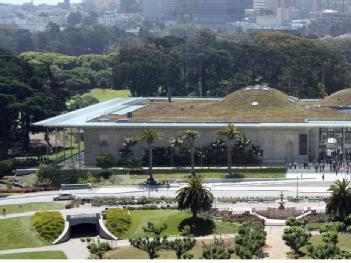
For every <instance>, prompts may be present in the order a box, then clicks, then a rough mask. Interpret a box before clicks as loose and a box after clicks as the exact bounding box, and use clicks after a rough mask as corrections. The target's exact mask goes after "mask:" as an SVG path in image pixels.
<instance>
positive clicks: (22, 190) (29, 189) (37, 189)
mask: <svg viewBox="0 0 351 263" xmlns="http://www.w3.org/2000/svg"><path fill="white" fill-rule="evenodd" d="M56 190H58V188H57V187H26V188H12V189H0V193H35V192H43V191H56Z"/></svg>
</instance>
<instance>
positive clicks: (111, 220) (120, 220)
mask: <svg viewBox="0 0 351 263" xmlns="http://www.w3.org/2000/svg"><path fill="white" fill-rule="evenodd" d="M130 225H131V218H130V214H129V211H128V210H127V209H122V208H110V209H108V210H107V212H106V227H107V229H108V230H109V231H110V232H111V233H112V234H114V235H115V236H117V237H118V236H120V235H122V234H124V233H126V232H127V231H128V229H129V227H130Z"/></svg>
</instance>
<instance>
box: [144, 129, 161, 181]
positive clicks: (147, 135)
mask: <svg viewBox="0 0 351 263" xmlns="http://www.w3.org/2000/svg"><path fill="white" fill-rule="evenodd" d="M160 137H161V134H160V133H158V132H157V131H156V130H155V129H152V128H146V129H144V131H143V133H142V135H141V136H140V139H141V140H143V141H144V142H145V143H146V144H147V145H148V151H149V180H150V182H154V181H155V180H154V177H153V173H152V157H153V155H152V153H153V152H152V150H153V146H154V143H155V140H157V139H159V138H160Z"/></svg>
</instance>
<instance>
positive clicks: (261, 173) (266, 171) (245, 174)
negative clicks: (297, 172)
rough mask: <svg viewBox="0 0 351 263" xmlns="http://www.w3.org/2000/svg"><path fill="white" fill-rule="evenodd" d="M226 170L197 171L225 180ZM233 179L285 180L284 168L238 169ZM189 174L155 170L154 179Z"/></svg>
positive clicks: (146, 176) (209, 176)
mask: <svg viewBox="0 0 351 263" xmlns="http://www.w3.org/2000/svg"><path fill="white" fill-rule="evenodd" d="M226 172H227V171H226V170H219V169H201V170H198V171H197V173H199V174H200V175H201V176H202V177H203V178H218V179H221V178H226V177H225V174H226ZM235 173H236V176H235V177H234V178H285V177H286V169H285V168H262V169H238V170H236V171H235ZM189 174H190V172H189V171H187V170H179V171H178V170H168V171H167V170H155V171H154V177H155V179H157V180H165V179H183V178H185V177H186V176H188V175H189ZM146 178H148V175H146V172H145V175H132V176H131V179H146Z"/></svg>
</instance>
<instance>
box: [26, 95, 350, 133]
mask: <svg viewBox="0 0 351 263" xmlns="http://www.w3.org/2000/svg"><path fill="white" fill-rule="evenodd" d="M221 99H222V98H172V100H204V101H209V100H210V101H219V100H221ZM155 100H167V98H164V97H149V98H146V97H145V98H124V99H121V98H120V99H113V100H109V101H106V102H102V103H98V104H95V105H92V106H88V107H86V108H83V109H79V110H76V111H72V112H68V113H66V114H62V115H59V116H56V117H53V118H49V119H46V120H43V121H40V122H36V123H34V124H33V125H34V126H42V127H48V128H50V127H51V128H94V127H96V128H145V127H153V128H168V127H170V128H173V127H174V128H175V127H178V128H221V127H224V126H226V125H227V123H228V122H128V121H127V122H108V121H106V122H103V121H92V120H94V119H96V118H99V117H102V116H105V115H109V114H119V113H120V114H125V113H126V112H133V111H135V110H137V109H138V108H140V107H143V106H145V103H147V102H148V101H155ZM233 123H234V124H235V125H236V126H237V127H238V128H318V127H324V128H329V127H330V128H344V127H350V128H351V121H337V120H330V119H329V120H321V119H317V120H314V119H311V120H305V122H286V123H284V122H276V123H275V122H266V123H265V122H233Z"/></svg>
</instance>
